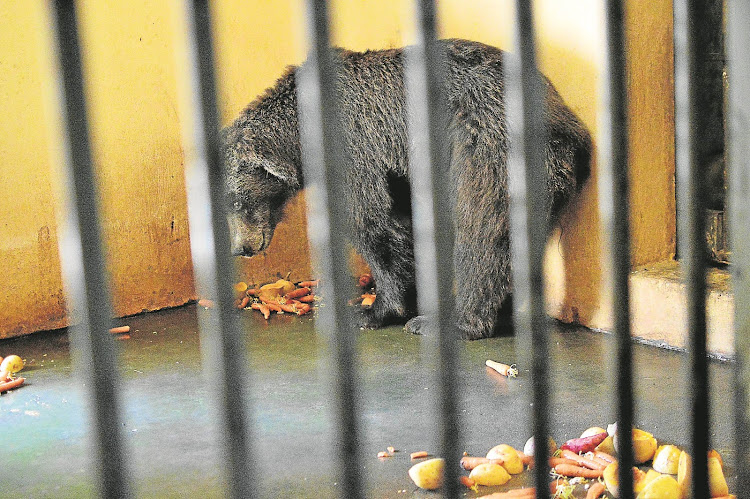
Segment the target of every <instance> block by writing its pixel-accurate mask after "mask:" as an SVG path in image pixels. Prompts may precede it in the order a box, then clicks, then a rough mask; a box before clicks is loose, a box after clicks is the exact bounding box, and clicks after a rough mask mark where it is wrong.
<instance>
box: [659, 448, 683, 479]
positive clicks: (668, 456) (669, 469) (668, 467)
mask: <svg viewBox="0 0 750 499" xmlns="http://www.w3.org/2000/svg"><path fill="white" fill-rule="evenodd" d="M680 452H681V451H680V449H679V448H678V447H677V446H675V445H661V446H659V448H658V449H656V452H655V453H654V462H653V468H654V469H655V470H656V471H658V472H659V473H668V474H670V475H676V474H677V465H678V464H679V462H680Z"/></svg>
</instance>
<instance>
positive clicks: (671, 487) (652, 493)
mask: <svg viewBox="0 0 750 499" xmlns="http://www.w3.org/2000/svg"><path fill="white" fill-rule="evenodd" d="M681 496H682V491H681V490H680V486H679V485H678V484H677V480H675V479H674V478H672V477H671V476H670V475H660V476H658V477H657V478H655V479H654V480H651V481H650V482H649V483H648V485H646V487H645V488H644V489H643V490H642V491H641V492H640V493H639V494H638V496H637V497H636V499H680V497H681Z"/></svg>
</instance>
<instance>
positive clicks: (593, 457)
mask: <svg viewBox="0 0 750 499" xmlns="http://www.w3.org/2000/svg"><path fill="white" fill-rule="evenodd" d="M583 457H587V458H589V459H591V460H592V461H596V462H597V463H599V464H601V465H602V466H604V467H605V468H606V467H607V466H608V465H609V464H611V463H610V462H609V461H607V460H605V459H602V458H601V457H597V456H596V455H595V454H594V453H593V452H587V453H586V454H584V455H583Z"/></svg>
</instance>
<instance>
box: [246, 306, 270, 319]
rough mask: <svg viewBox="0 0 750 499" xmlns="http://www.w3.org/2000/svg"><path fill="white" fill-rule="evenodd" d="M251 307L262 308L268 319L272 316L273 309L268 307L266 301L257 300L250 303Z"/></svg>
mask: <svg viewBox="0 0 750 499" xmlns="http://www.w3.org/2000/svg"><path fill="white" fill-rule="evenodd" d="M250 308H252V309H253V310H260V312H261V313H262V314H263V317H264V318H265V319H266V320H268V318H269V317H271V311H270V310H269V309H268V305H266V304H265V303H258V302H255V303H252V304H250Z"/></svg>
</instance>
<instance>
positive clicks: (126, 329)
mask: <svg viewBox="0 0 750 499" xmlns="http://www.w3.org/2000/svg"><path fill="white" fill-rule="evenodd" d="M109 332H110V333H112V334H122V333H129V332H130V326H117V327H113V328H110V329H109Z"/></svg>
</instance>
